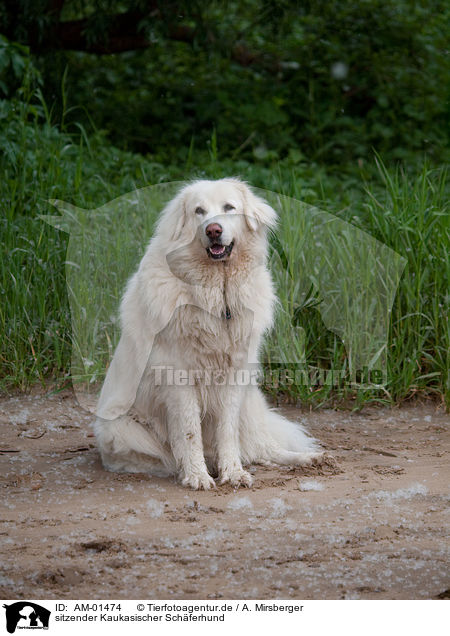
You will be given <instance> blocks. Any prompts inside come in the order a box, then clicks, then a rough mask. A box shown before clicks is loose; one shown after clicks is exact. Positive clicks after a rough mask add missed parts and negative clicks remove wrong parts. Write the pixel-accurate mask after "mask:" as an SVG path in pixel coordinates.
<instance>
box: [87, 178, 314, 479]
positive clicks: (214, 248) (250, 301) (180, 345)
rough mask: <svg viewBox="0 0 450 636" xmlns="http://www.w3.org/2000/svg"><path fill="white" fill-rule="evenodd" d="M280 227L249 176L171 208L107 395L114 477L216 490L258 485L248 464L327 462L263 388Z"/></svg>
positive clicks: (196, 190) (106, 459)
mask: <svg viewBox="0 0 450 636" xmlns="http://www.w3.org/2000/svg"><path fill="white" fill-rule="evenodd" d="M275 223H276V214H275V212H274V210H273V209H272V208H271V207H270V206H269V205H268V204H267V203H266V202H265V201H263V200H262V199H261V198H259V197H257V196H256V195H255V194H254V193H253V192H252V191H251V190H250V189H249V187H248V186H247V185H246V184H245V183H243V182H241V181H239V180H238V179H221V180H218V181H197V182H195V183H192V184H190V185H188V186H186V187H184V188H183V189H182V190H181V191H180V192H179V193H178V195H177V196H176V197H175V198H174V199H173V200H172V201H171V202H170V203H169V204H168V205H167V206H166V208H165V209H164V210H163V212H162V214H161V217H160V219H159V223H158V225H157V228H156V232H155V235H154V236H153V238H152V240H151V241H150V244H149V246H148V248H147V251H146V253H145V256H144V257H143V259H142V261H141V263H140V266H139V269H138V271H137V272H136V273H135V274H134V276H133V277H132V278H131V280H130V281H129V283H128V286H127V289H126V292H125V294H124V297H123V300H122V304H121V320H122V335H121V339H120V342H119V344H118V347H117V349H116V352H115V354H114V358H113V360H112V363H111V365H110V367H109V369H108V373H107V376H106V379H105V383H104V385H103V389H102V392H101V395H100V400H99V405H98V409H97V416H98V417H97V421H96V423H95V433H96V436H97V440H98V445H99V448H100V452H101V455H102V459H103V463H104V465H105V467H106V468H108V469H109V470H114V471H128V472H150V473H153V474H156V475H169V474H176V475H177V476H178V477H179V479H180V480H181V482H182V484H183V485H185V486H189V487H191V488H194V489H202V488H203V489H208V488H210V487H211V486H214V485H215V482H214V480H213V478H212V476H211V474H210V473H212V474H214V475H218V477H219V483H220V484H223V483H225V482H229V483H231V484H232V485H233V486H239V485H244V486H250V485H251V483H252V478H251V476H250V474H249V473H248V472H247V471H246V470H245V469H244V467H243V466H245V465H248V464H252V463H260V464H265V463H266V464H267V463H277V464H288V465H295V464H297V465H304V464H309V463H311V461H312V460H313V459H315V458H319V457H321V456H322V452H321V451H319V449H318V446H317V444H316V442H315V441H314V440H313V439H312V438H310V437H309V436H308V435H307V434H306V433H305V431H304V430H303V429H302V428H301V426H300V425H299V424H296V423H293V422H290V421H289V420H286V419H285V418H283V417H282V416H281V415H279V414H278V413H276V412H275V411H273V410H271V409H269V407H268V406H267V404H266V402H265V399H264V397H263V395H262V393H261V392H260V390H259V388H258V386H257V385H256V382H255V381H254V379H255V374H254V370H255V368H256V365H257V362H258V349H259V346H260V343H261V338H262V336H263V334H264V332H265V331H266V330H267V329H268V328H269V327H270V326H271V325H272V317H273V308H274V303H275V301H276V298H275V295H274V290H273V284H272V281H271V277H270V274H269V271H268V269H267V266H266V257H267V238H266V233H267V228H271V227H274V226H275ZM208 469H209V471H208Z"/></svg>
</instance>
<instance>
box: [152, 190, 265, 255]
mask: <svg viewBox="0 0 450 636" xmlns="http://www.w3.org/2000/svg"><path fill="white" fill-rule="evenodd" d="M275 224H276V213H275V211H274V210H273V209H272V208H271V207H270V206H269V205H268V204H267V203H266V202H265V201H264V200H263V199H261V198H260V197H258V196H257V195H256V194H254V193H253V192H252V190H251V189H250V188H249V187H248V186H247V185H246V184H245V183H244V182H242V181H240V180H239V179H234V178H228V179H219V180H217V181H196V182H194V183H191V184H189V185H187V186H185V187H184V188H183V189H182V190H181V191H180V192H179V193H178V194H177V196H176V197H175V198H174V199H173V200H172V201H171V202H170V203H169V204H168V205H167V206H166V208H165V209H164V210H163V213H162V215H161V218H160V222H159V224H158V228H157V233H158V234H159V235H163V237H164V238H165V242H166V245H171V244H172V245H173V246H174V247H177V246H178V245H180V244H187V243H195V244H196V246H197V248H199V250H202V252H203V255H206V257H207V258H208V259H209V261H210V262H211V263H213V262H218V261H227V260H229V259H232V258H234V256H235V255H236V253H238V252H239V251H242V250H244V249H247V250H248V249H249V246H250V245H251V243H252V242H253V240H254V239H255V238H260V237H261V235H263V234H265V231H266V229H267V228H271V227H274V226H275Z"/></svg>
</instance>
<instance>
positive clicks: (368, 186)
mask: <svg viewBox="0 0 450 636" xmlns="http://www.w3.org/2000/svg"><path fill="white" fill-rule="evenodd" d="M45 112H46V110H45V108H44V105H42V104H41V105H33V106H31V105H30V106H29V107H28V109H26V108H25V107H23V108H22V109H20V108H17V107H16V106H15V105H14V103H13V102H3V104H2V109H1V113H2V117H3V119H2V121H5V119H6V120H7V121H8V126H6V127H4V128H3V133H2V135H1V136H0V148H1V150H2V151H3V152H2V153H1V157H2V158H1V159H0V175H1V177H2V178H1V181H0V184H1V185H0V200H1V201H2V205H3V209H2V215H1V221H0V234H1V241H2V245H3V246H4V249H5V250H6V256H7V257H6V258H3V259H2V261H1V265H0V289H1V296H2V302H1V303H0V329H1V332H2V334H3V337H2V341H1V349H0V377H1V378H2V380H1V385H2V387H3V388H4V389H5V388H11V387H15V386H19V387H21V388H23V389H24V388H26V387H28V386H29V385H30V384H32V383H33V382H35V381H41V382H42V383H46V382H48V381H49V380H52V381H53V380H55V379H57V380H59V381H61V380H62V379H63V378H66V379H67V373H68V369H69V368H70V353H71V352H70V346H71V325H70V312H69V306H68V301H67V295H66V280H65V271H64V262H65V260H66V258H67V257H66V249H67V235H66V234H64V233H62V232H61V233H60V232H58V231H57V230H55V229H54V228H51V227H50V226H48V225H46V224H44V223H43V222H42V221H40V220H39V219H38V218H36V214H37V213H53V210H52V208H51V207H50V206H49V205H48V203H47V201H48V199H49V198H60V199H65V200H71V201H73V202H74V203H75V204H77V205H79V206H81V207H85V208H92V207H96V206H98V205H101V204H104V203H105V202H107V201H108V200H110V199H112V198H114V197H115V196H118V195H120V194H123V193H124V192H126V191H129V190H132V189H134V188H139V187H142V186H144V185H147V184H148V183H157V182H160V181H170V180H173V179H180V178H188V177H189V176H196V177H198V176H206V177H214V178H216V177H221V176H226V175H229V174H232V173H234V174H236V172H239V173H241V175H242V176H244V177H247V178H248V180H249V181H250V182H251V183H253V185H260V186H263V187H266V188H269V189H272V190H274V191H276V192H282V193H284V194H286V195H290V196H293V197H296V198H298V199H302V200H306V201H309V202H310V203H313V204H315V205H317V206H323V207H324V208H325V209H328V210H329V209H330V208H331V209H332V210H333V211H334V212H335V213H336V214H337V215H338V217H340V218H342V219H344V220H347V221H350V222H351V223H353V224H354V225H356V226H357V227H358V228H360V229H362V230H365V231H367V232H368V233H369V234H371V235H373V236H374V237H375V238H378V239H379V240H381V241H383V242H384V243H385V244H386V245H388V246H389V247H391V248H392V249H394V250H395V251H397V252H398V253H399V254H400V255H402V256H404V257H406V259H407V261H408V264H407V267H406V270H405V272H404V275H403V277H402V279H401V282H400V287H399V291H398V295H397V297H396V300H395V303H394V307H393V319H392V321H391V332H390V336H389V358H388V363H389V381H388V385H387V392H384V391H383V392H382V393H381V394H380V393H379V392H373V391H367V392H360V393H359V394H358V395H357V396H356V397H357V398H358V400H359V403H360V404H363V403H364V402H366V401H370V400H374V399H377V400H380V399H384V400H393V401H400V400H403V399H406V398H409V397H411V396H412V395H415V394H417V393H425V394H434V395H443V394H444V393H445V391H446V372H447V369H448V364H449V361H448V351H449V350H450V342H449V333H448V300H449V299H448V286H449V267H450V265H449V259H448V242H449V228H448V209H447V208H446V205H447V204H446V201H448V188H447V190H446V181H445V172H444V171H442V170H437V169H432V168H430V167H428V166H426V165H424V166H423V168H422V171H421V172H420V173H414V172H412V173H411V174H410V175H407V174H405V173H403V172H402V171H400V170H397V171H394V172H392V171H388V170H387V169H385V168H384V167H383V166H382V165H381V164H380V170H381V177H382V178H381V180H380V179H378V180H377V179H375V178H374V176H373V174H372V175H371V174H370V172H369V171H366V180H364V179H362V178H361V177H360V178H359V179H356V177H355V176H354V175H351V174H350V175H348V174H347V175H346V173H345V172H342V173H340V174H339V175H333V174H330V173H327V172H326V171H325V170H324V169H323V168H319V167H318V166H315V165H314V164H313V165H310V164H306V163H292V162H289V160H288V159H286V160H285V161H284V162H283V161H281V162H279V164H278V171H274V170H268V169H266V168H264V166H258V165H255V164H249V163H247V162H246V161H245V160H240V161H238V162H233V161H229V162H227V161H223V162H221V161H218V160H217V159H215V158H214V156H212V157H210V158H209V159H208V160H207V161H206V162H205V163H203V165H201V166H198V165H196V166H195V168H194V167H193V166H192V165H189V162H190V161H191V159H190V158H189V155H187V156H186V158H185V161H184V163H183V164H179V165H177V166H168V167H167V166H163V165H161V164H157V163H155V162H152V161H151V160H148V159H145V158H143V157H141V156H139V155H132V154H130V153H127V152H124V151H121V150H118V149H117V148H114V147H113V146H111V145H109V144H108V143H107V142H106V141H105V139H104V138H103V137H102V135H100V134H97V135H93V136H90V137H88V136H87V135H86V133H85V131H84V129H82V128H81V129H79V130H78V134H77V135H75V134H69V133H68V132H61V131H60V130H58V129H57V128H56V127H55V126H52V125H51V124H50V123H49V122H48V121H46V119H45ZM213 145H214V144H213V143H212V146H213ZM446 192H447V194H446ZM275 249H276V246H275ZM283 293H285V294H286V297H289V294H290V290H289V287H288V288H286V289H285V290H284V292H283ZM285 308H286V309H289V306H288V305H285ZM289 311H291V310H290V309H289ZM294 311H295V312H296V314H295V321H296V322H298V324H300V325H303V326H304V327H305V349H306V356H307V361H308V362H311V363H313V364H315V363H316V362H317V361H318V360H319V361H321V364H325V365H327V364H328V365H330V364H333V361H335V360H338V361H341V360H342V346H341V344H340V343H339V340H338V339H336V338H335V337H334V336H333V335H332V334H330V333H329V332H327V331H326V330H325V327H324V325H323V324H322V323H321V321H320V319H319V316H318V312H317V311H315V301H314V297H307V298H305V302H304V304H303V305H302V307H297V308H295V307H294ZM281 346H282V347H284V349H289V347H290V346H291V343H290V341H287V342H282V343H281ZM280 390H281V391H282V392H283V393H287V394H290V395H291V396H292V397H293V398H295V399H299V398H300V399H302V400H304V401H307V402H311V403H312V404H315V405H317V404H326V403H330V401H331V400H332V401H336V400H339V399H342V398H345V397H351V396H352V395H353V394H352V392H350V393H349V391H348V389H343V390H340V389H338V390H333V391H332V390H330V387H326V386H325V387H318V388H317V389H314V390H312V391H311V389H310V388H308V389H307V390H306V389H305V388H304V387H295V386H294V387H289V386H281V387H280ZM447 391H448V387H447Z"/></svg>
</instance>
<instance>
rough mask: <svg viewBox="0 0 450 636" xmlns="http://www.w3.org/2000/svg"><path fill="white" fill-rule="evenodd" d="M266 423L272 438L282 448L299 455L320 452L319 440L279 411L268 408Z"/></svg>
mask: <svg viewBox="0 0 450 636" xmlns="http://www.w3.org/2000/svg"><path fill="white" fill-rule="evenodd" d="M266 422H267V426H268V429H269V433H270V435H271V437H273V439H274V440H275V441H276V442H277V443H278V444H279V445H280V446H281V448H283V449H285V450H288V451H294V452H297V453H314V452H317V451H319V450H320V447H319V444H318V442H317V440H315V439H314V438H313V437H311V436H310V435H309V433H308V432H307V431H306V430H305V429H304V427H303V426H302V425H301V424H299V423H298V422H292V421H291V420H288V419H286V418H285V417H283V416H282V415H280V413H277V411H275V410H273V409H269V408H268V409H267V417H266Z"/></svg>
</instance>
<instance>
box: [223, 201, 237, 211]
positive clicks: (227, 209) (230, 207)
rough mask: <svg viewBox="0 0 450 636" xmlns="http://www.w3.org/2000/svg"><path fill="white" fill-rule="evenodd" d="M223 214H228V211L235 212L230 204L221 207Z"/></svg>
mask: <svg viewBox="0 0 450 636" xmlns="http://www.w3.org/2000/svg"><path fill="white" fill-rule="evenodd" d="M223 209H224V212H229V211H230V210H235V207H234V205H231V203H225V205H224V206H223Z"/></svg>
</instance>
